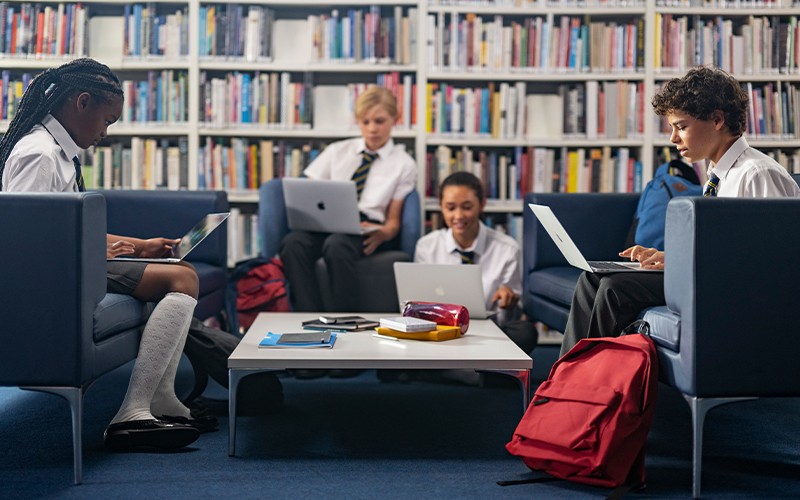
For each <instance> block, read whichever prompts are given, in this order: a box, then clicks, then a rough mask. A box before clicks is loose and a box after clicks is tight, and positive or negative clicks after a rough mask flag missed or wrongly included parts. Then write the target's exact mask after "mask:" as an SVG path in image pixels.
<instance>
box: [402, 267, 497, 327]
mask: <svg viewBox="0 0 800 500" xmlns="http://www.w3.org/2000/svg"><path fill="white" fill-rule="evenodd" d="M394 281H395V284H396V286H397V298H398V301H399V303H400V310H401V311H402V310H403V303H404V302H406V301H409V300H419V301H424V302H442V303H445V304H459V305H462V306H464V307H466V308H467V310H468V311H469V317H470V318H475V319H486V318H488V317H490V316H493V315H494V314H495V311H488V310H486V298H485V297H484V296H483V281H482V280H481V267H480V266H478V265H474V264H473V265H464V264H417V263H414V262H395V263H394Z"/></svg>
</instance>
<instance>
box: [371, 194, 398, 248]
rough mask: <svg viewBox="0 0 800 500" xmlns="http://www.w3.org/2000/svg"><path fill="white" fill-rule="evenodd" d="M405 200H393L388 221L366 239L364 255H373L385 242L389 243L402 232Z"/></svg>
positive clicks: (388, 213)
mask: <svg viewBox="0 0 800 500" xmlns="http://www.w3.org/2000/svg"><path fill="white" fill-rule="evenodd" d="M403 202H404V200H392V201H391V202H390V203H389V208H388V210H387V211H386V221H385V222H384V223H383V225H382V226H380V227H379V228H378V229H377V230H376V231H373V232H371V233H369V234H367V236H366V237H365V238H364V254H365V255H371V254H372V253H373V252H374V251H375V250H376V249H377V248H378V247H379V246H380V244H381V243H383V242H384V241H389V240H391V239H392V238H394V237H395V236H397V234H398V233H399V232H400V221H401V217H402V215H403Z"/></svg>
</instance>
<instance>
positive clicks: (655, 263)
mask: <svg viewBox="0 0 800 500" xmlns="http://www.w3.org/2000/svg"><path fill="white" fill-rule="evenodd" d="M619 256H620V257H625V258H630V259H631V262H632V261H635V260H638V261H639V264H641V266H642V267H643V268H645V269H664V252H662V251H659V250H657V249H655V248H647V247H643V246H641V245H634V246H632V247H630V248H626V249H625V250H623V251H621V252H620V253H619Z"/></svg>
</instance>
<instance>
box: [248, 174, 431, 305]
mask: <svg viewBox="0 0 800 500" xmlns="http://www.w3.org/2000/svg"><path fill="white" fill-rule="evenodd" d="M421 213H422V212H421V210H420V201H419V194H418V193H417V191H416V190H415V191H412V192H411V193H409V195H408V196H406V199H405V202H404V203H403V214H402V220H401V223H402V227H401V229H400V234H399V235H398V236H397V237H398V238H399V247H400V248H399V250H389V251H384V252H380V253H377V254H373V255H371V256H369V257H366V258H363V259H361V260H359V261H358V264H357V267H356V269H357V276H356V277H355V278H356V286H355V290H356V293H358V297H359V298H358V303H359V304H360V307H359V311H363V312H388V311H397V307H398V299H397V291H396V289H395V281H394V268H393V264H394V263H395V262H409V261H412V260H413V259H414V249H415V247H416V244H417V240H418V239H419V237H420V232H421V230H422V221H421ZM258 215H259V230H260V233H261V244H262V255H263V256H265V257H273V256H274V255H276V254H277V253H278V250H279V249H280V244H281V240H282V239H283V237H284V236H286V235H287V234H288V233H289V226H288V224H287V222H286V206H285V203H284V200H283V186H282V183H281V180H280V179H273V180H271V181H268V182H266V183H264V184H263V185H262V186H261V188H260V189H259V202H258ZM316 274H317V280H318V282H319V285H320V290H321V292H322V302H323V305H324V306H325V309H326V310H332V308H333V306H332V304H333V298H332V297H331V289H330V282H329V278H328V273H327V270H326V267H325V261H324V260H323V259H319V260H318V261H317V264H316ZM376 291H380V293H376Z"/></svg>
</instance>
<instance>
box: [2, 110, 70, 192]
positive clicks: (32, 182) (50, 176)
mask: <svg viewBox="0 0 800 500" xmlns="http://www.w3.org/2000/svg"><path fill="white" fill-rule="evenodd" d="M80 152H81V148H80V147H78V145H77V144H75V141H73V140H72V137H70V135H69V132H67V130H66V129H65V128H64V126H63V125H61V123H60V122H59V121H58V120H56V119H55V118H54V117H53V115H50V114H48V115H47V116H45V117H44V119H42V122H41V124H38V125H34V127H33V128H32V129H31V131H30V132H28V133H27V134H25V135H24V136H23V137H22V138H21V139H20V140H19V141H18V142H17V143H16V144H15V145H14V148H13V149H12V150H11V154H9V155H8V160H6V167H5V170H3V191H16V192H48V193H60V192H72V191H78V184H77V182H75V164H74V163H73V162H72V158H74V157H75V156H78V153H80Z"/></svg>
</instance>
